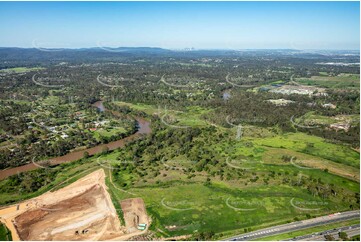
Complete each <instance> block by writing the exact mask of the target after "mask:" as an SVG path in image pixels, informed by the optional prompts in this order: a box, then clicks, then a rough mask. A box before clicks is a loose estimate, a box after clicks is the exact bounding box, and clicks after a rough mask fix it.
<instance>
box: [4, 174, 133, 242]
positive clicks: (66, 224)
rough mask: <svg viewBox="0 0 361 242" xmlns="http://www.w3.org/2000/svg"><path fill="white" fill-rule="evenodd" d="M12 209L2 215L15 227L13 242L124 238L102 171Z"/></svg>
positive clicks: (122, 228) (123, 229) (124, 232)
mask: <svg viewBox="0 0 361 242" xmlns="http://www.w3.org/2000/svg"><path fill="white" fill-rule="evenodd" d="M15 206H16V209H15V208H14V209H12V208H6V210H5V209H4V210H1V211H4V212H3V213H2V214H1V215H2V219H3V220H5V221H6V222H8V223H11V224H12V225H13V227H14V228H15V229H13V230H12V234H13V233H16V234H15V238H16V239H20V240H45V241H50V240H111V239H113V238H119V237H122V236H124V235H126V229H125V227H124V226H121V224H120V221H119V218H118V216H117V213H116V210H115V208H114V206H113V203H112V201H111V198H110V196H109V194H108V192H107V187H106V186H105V173H104V170H102V169H100V170H97V171H95V172H93V173H91V174H89V175H87V176H85V177H83V178H81V179H79V180H78V181H76V182H75V183H72V184H71V185H69V186H67V187H64V188H62V189H60V190H58V191H55V192H47V193H45V194H43V195H41V196H39V197H36V198H34V199H30V200H28V201H25V202H23V203H21V204H17V205H15ZM1 211H0V213H1ZM10 227H11V226H10ZM14 230H15V231H14ZM13 238H14V237H13Z"/></svg>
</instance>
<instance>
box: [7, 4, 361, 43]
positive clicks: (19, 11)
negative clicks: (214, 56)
mask: <svg viewBox="0 0 361 242" xmlns="http://www.w3.org/2000/svg"><path fill="white" fill-rule="evenodd" d="M359 18H360V4H359V2H0V21H1V22H2V23H4V24H3V25H1V26H0V32H1V33H2V37H1V38H0V46H2V47H20V48H32V47H34V48H37V47H39V48H75V49H77V48H93V47H113V48H116V47H119V46H124V47H158V48H164V49H173V50H174V49H185V48H195V49H207V50H209V49H232V50H241V49H297V50H311V49H312V50H359V49H360V23H359Z"/></svg>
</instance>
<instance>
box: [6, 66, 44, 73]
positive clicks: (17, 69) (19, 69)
mask: <svg viewBox="0 0 361 242" xmlns="http://www.w3.org/2000/svg"><path fill="white" fill-rule="evenodd" d="M44 69H45V68H43V67H31V68H29V67H15V68H8V69H2V70H0V72H5V73H24V72H30V71H39V70H44Z"/></svg>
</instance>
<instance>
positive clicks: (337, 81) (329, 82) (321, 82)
mask: <svg viewBox="0 0 361 242" xmlns="http://www.w3.org/2000/svg"><path fill="white" fill-rule="evenodd" d="M296 81H297V82H298V83H300V84H303V85H311V86H318V87H325V88H353V89H359V88H360V75H359V74H340V75H338V76H326V75H321V76H312V77H311V78H297V79H296Z"/></svg>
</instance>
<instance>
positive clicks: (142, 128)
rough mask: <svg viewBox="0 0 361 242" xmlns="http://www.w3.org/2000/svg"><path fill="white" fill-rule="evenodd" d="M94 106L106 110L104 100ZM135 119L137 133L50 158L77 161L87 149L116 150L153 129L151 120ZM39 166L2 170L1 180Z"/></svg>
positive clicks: (55, 160)
mask: <svg viewBox="0 0 361 242" xmlns="http://www.w3.org/2000/svg"><path fill="white" fill-rule="evenodd" d="M93 106H95V107H97V108H98V109H99V110H100V111H104V110H105V108H104V106H103V103H102V101H98V102H96V103H94V104H93ZM113 113H116V112H114V111H113ZM135 119H136V120H137V122H138V126H139V129H138V131H137V132H136V133H134V134H132V135H130V136H128V137H125V138H123V139H120V140H117V141H113V142H110V143H108V144H101V145H97V146H94V147H92V148H88V149H84V150H79V151H74V152H70V153H68V154H66V155H63V156H58V157H54V158H50V159H48V160H49V161H50V163H51V165H58V164H61V163H64V162H71V161H76V160H79V159H81V158H83V157H84V152H85V151H87V152H88V153H89V155H94V154H97V153H100V152H102V151H103V148H104V147H105V146H106V147H108V148H109V150H115V149H117V148H120V147H123V146H124V145H125V144H126V143H127V142H129V141H132V140H135V139H137V138H138V137H139V136H141V135H143V134H149V133H150V132H151V131H152V130H151V129H150V122H149V121H147V120H145V119H143V118H141V117H135ZM39 167H40V166H38V165H36V164H34V163H29V164H26V165H23V166H19V167H14V168H8V169H5V170H1V171H0V180H3V179H5V178H7V177H9V176H12V175H15V174H17V173H20V172H24V171H30V170H35V169H38V168H39Z"/></svg>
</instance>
